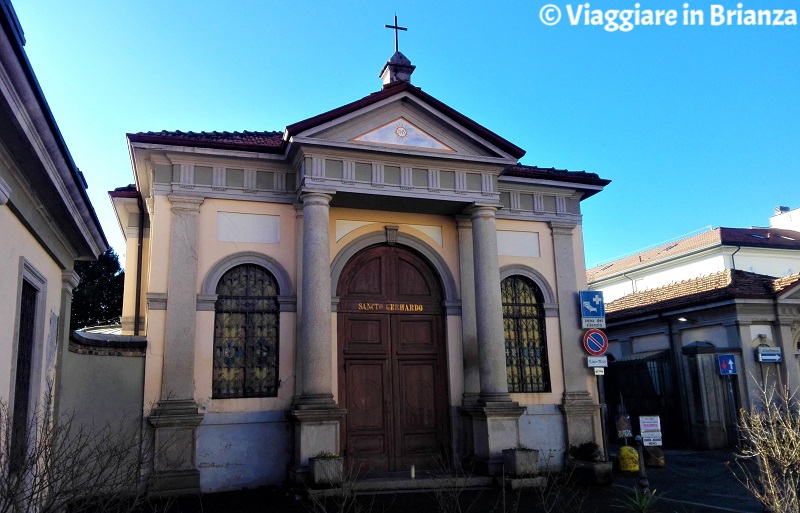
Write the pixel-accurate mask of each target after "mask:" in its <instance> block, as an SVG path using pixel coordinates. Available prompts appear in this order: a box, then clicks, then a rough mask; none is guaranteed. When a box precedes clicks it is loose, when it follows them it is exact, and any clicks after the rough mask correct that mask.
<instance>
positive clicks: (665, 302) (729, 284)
mask: <svg viewBox="0 0 800 513" xmlns="http://www.w3.org/2000/svg"><path fill="white" fill-rule="evenodd" d="M780 280H783V278H778V279H776V278H775V277H773V276H766V275H764V274H756V273H751V272H748V271H739V270H730V269H728V270H725V271H721V272H718V273H714V274H709V275H707V276H701V277H699V278H693V279H690V280H684V281H680V282H677V283H672V284H669V285H665V286H663V287H659V288H657V289H651V290H644V291H641V292H634V293H633V294H628V295H627V296H624V297H621V298H619V299H617V300H616V301H612V302H611V303H609V304H607V305H606V314H607V316H608V320H609V321H616V320H621V319H626V318H631V317H637V316H640V315H643V314H646V313H655V312H659V311H662V310H666V309H670V308H676V307H682V306H692V305H697V304H702V303H708V302H711V301H716V300H721V299H731V298H772V297H774V296H775V292H776V282H779V281H780ZM799 280H800V275H797V276H796V279H795V280H794V281H793V282H797V281H799Z"/></svg>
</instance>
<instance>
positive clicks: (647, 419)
mask: <svg viewBox="0 0 800 513" xmlns="http://www.w3.org/2000/svg"><path fill="white" fill-rule="evenodd" d="M639 431H641V432H642V433H645V432H648V431H654V432H660V431H661V417H659V416H658V415H645V416H642V417H639Z"/></svg>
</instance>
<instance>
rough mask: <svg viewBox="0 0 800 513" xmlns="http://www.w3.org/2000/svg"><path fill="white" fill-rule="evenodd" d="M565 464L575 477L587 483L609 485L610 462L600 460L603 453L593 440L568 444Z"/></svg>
mask: <svg viewBox="0 0 800 513" xmlns="http://www.w3.org/2000/svg"><path fill="white" fill-rule="evenodd" d="M567 456H568V458H567V460H566V466H567V468H570V469H572V471H573V472H575V477H576V478H578V479H579V480H580V481H582V482H584V483H587V484H598V485H610V484H611V462H610V461H602V459H603V453H602V451H600V446H599V445H597V444H596V443H594V442H584V443H582V444H579V445H570V446H569V451H568V452H567Z"/></svg>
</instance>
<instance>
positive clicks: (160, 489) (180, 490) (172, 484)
mask: <svg viewBox="0 0 800 513" xmlns="http://www.w3.org/2000/svg"><path fill="white" fill-rule="evenodd" d="M199 493H200V471H199V470H197V469H192V470H173V471H167V472H153V473H152V474H151V475H150V480H149V481H148V484H147V495H148V496H150V497H174V496H180V495H198V494H199Z"/></svg>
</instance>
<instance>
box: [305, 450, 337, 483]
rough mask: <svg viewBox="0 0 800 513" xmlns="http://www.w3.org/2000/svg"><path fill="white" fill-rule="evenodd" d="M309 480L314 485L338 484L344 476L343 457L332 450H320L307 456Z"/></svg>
mask: <svg viewBox="0 0 800 513" xmlns="http://www.w3.org/2000/svg"><path fill="white" fill-rule="evenodd" d="M309 462H310V465H311V481H312V483H313V484H314V485H317V486H319V485H339V484H341V483H342V480H343V478H344V458H342V457H341V456H339V455H337V454H334V453H332V452H326V451H321V452H319V453H318V454H317V455H316V456H314V457H312V458H309Z"/></svg>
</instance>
